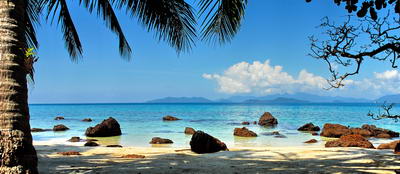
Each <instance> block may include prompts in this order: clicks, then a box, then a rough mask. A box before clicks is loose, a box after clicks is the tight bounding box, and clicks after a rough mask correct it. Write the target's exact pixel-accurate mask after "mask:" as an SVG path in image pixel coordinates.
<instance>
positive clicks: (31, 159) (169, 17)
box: [0, 0, 247, 173]
mask: <svg viewBox="0 0 400 174" xmlns="http://www.w3.org/2000/svg"><path fill="white" fill-rule="evenodd" d="M77 2H78V3H79V4H80V5H81V6H83V7H84V8H86V9H88V12H89V13H94V14H96V15H98V17H99V18H100V19H102V20H104V22H105V24H106V26H107V27H108V28H110V29H111V31H112V32H113V33H115V34H116V35H117V36H118V38H119V52H120V54H121V56H122V57H123V58H125V59H129V58H130V54H131V51H132V50H131V47H130V46H129V43H128V41H127V40H126V38H125V36H124V33H123V31H122V28H121V26H120V24H119V23H118V19H117V17H116V15H115V14H114V9H118V10H125V11H126V13H127V14H128V15H130V16H131V17H132V18H136V19H137V20H138V21H139V22H140V23H142V24H143V25H144V26H145V28H146V29H147V30H148V31H155V33H156V36H158V38H159V39H160V40H163V41H166V42H167V43H168V44H169V45H170V46H172V47H174V48H175V49H176V50H177V51H178V52H181V51H187V50H190V49H191V47H192V46H194V43H195V39H196V38H197V31H196V28H197V26H196V25H197V20H198V19H201V21H202V22H201V25H200V28H201V32H200V33H201V34H200V38H201V40H206V41H219V42H220V43H225V42H229V41H230V40H231V39H232V38H233V36H234V35H235V34H236V33H237V31H238V29H239V27H240V22H241V20H242V18H243V14H244V9H245V6H246V4H247V0H199V1H197V2H196V5H198V9H199V10H198V13H197V14H199V18H196V17H195V16H196V15H195V13H194V8H192V6H191V5H190V4H188V3H187V2H185V1H184V0H78V1H77ZM43 14H44V15H45V19H46V20H51V21H53V20H54V19H56V21H57V23H58V24H60V25H61V31H62V33H63V37H64V40H65V46H66V48H67V50H68V53H69V54H70V57H71V59H72V60H76V59H78V58H80V57H82V53H83V49H82V45H81V43H80V40H79V35H78V33H77V30H76V28H75V26H74V23H73V20H72V18H71V16H70V13H69V10H68V3H67V0H0V33H1V37H0V135H1V136H0V173H38V170H37V156H36V151H35V149H34V147H33V145H32V136H31V132H30V125H29V108H28V102H27V99H28V94H27V92H28V89H27V79H26V77H27V74H29V73H30V72H32V71H31V69H30V68H31V67H32V66H27V64H26V63H25V62H26V61H25V60H26V57H25V56H24V51H23V50H25V49H27V48H32V47H33V48H37V47H38V42H37V40H36V34H35V26H36V25H37V24H39V19H40V18H42V15H43Z"/></svg>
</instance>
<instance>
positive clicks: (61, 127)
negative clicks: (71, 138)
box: [53, 124, 69, 131]
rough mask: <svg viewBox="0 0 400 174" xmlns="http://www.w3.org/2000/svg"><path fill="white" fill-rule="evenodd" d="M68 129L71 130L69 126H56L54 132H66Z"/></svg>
mask: <svg viewBox="0 0 400 174" xmlns="http://www.w3.org/2000/svg"><path fill="white" fill-rule="evenodd" d="M68 129H69V128H68V127H67V126H65V125H63V124H59V125H55V126H54V127H53V131H66V130H68Z"/></svg>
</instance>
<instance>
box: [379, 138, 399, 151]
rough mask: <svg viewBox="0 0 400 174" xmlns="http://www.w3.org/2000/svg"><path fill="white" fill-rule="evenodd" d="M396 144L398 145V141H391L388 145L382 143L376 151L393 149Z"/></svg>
mask: <svg viewBox="0 0 400 174" xmlns="http://www.w3.org/2000/svg"><path fill="white" fill-rule="evenodd" d="M398 143H400V140H396V141H392V142H390V143H382V144H380V145H379V146H378V147H377V149H394V148H395V147H396V145H397V144H398Z"/></svg>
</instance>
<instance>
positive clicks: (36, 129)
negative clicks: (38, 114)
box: [31, 128, 51, 132]
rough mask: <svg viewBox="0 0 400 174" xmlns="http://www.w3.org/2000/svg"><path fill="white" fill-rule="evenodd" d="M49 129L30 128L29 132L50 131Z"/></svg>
mask: <svg viewBox="0 0 400 174" xmlns="http://www.w3.org/2000/svg"><path fill="white" fill-rule="evenodd" d="M50 130H51V129H42V128H32V129H31V132H45V131H50Z"/></svg>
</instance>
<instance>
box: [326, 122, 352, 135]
mask: <svg viewBox="0 0 400 174" xmlns="http://www.w3.org/2000/svg"><path fill="white" fill-rule="evenodd" d="M350 133H351V131H350V129H349V128H348V127H346V126H343V125H340V124H330V123H326V124H325V125H324V128H323V129H322V132H321V136H324V137H334V138H339V137H340V136H342V135H348V134H350Z"/></svg>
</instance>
